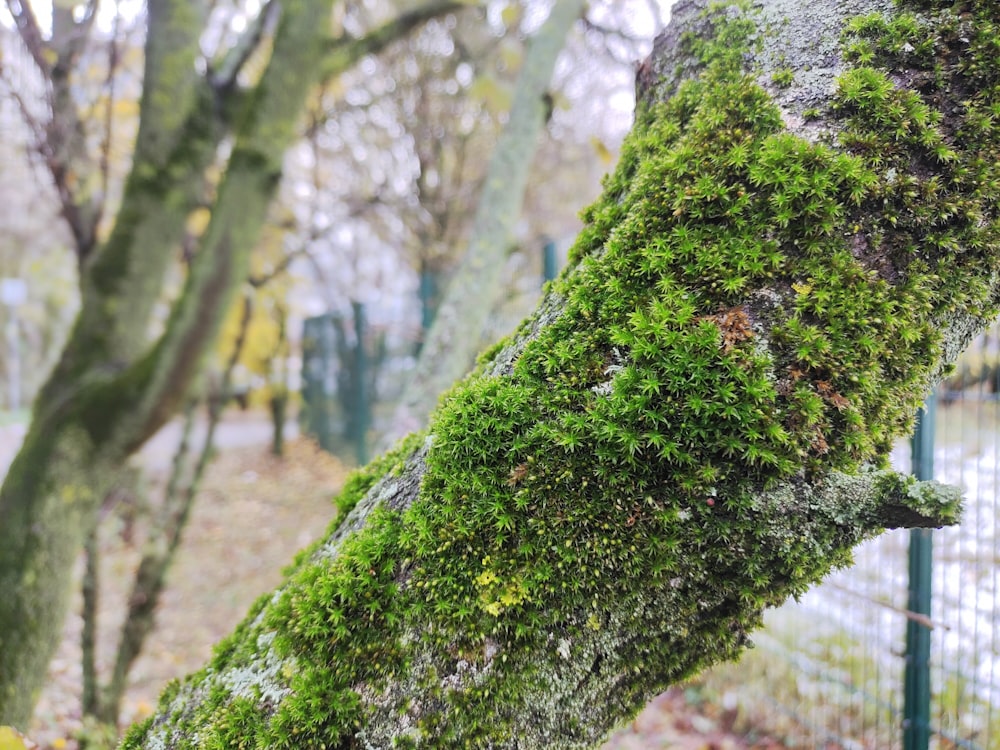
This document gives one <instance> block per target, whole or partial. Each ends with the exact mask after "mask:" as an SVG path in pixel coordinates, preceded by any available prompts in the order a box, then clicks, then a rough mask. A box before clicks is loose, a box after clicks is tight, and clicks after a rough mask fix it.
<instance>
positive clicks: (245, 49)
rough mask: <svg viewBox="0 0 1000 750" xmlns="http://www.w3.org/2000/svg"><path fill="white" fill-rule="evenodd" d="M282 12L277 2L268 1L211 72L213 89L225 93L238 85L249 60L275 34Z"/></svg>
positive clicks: (209, 78) (210, 78)
mask: <svg viewBox="0 0 1000 750" xmlns="http://www.w3.org/2000/svg"><path fill="white" fill-rule="evenodd" d="M280 12H281V6H280V5H279V4H278V3H277V2H275V0H267V2H266V3H265V4H264V7H263V8H261V9H260V12H259V13H258V14H257V17H256V18H255V19H254V20H253V23H252V24H251V25H250V27H249V28H248V29H247V30H246V32H245V33H244V34H243V36H242V37H240V39H239V40H238V41H237V42H236V44H235V45H234V46H233V48H232V49H231V50H229V52H228V53H227V54H226V56H225V57H224V58H223V60H222V62H221V63H220V64H219V67H218V69H217V70H212V71H209V74H208V80H209V82H210V83H211V84H212V87H213V88H215V89H216V90H220V91H225V90H227V89H230V88H232V87H233V86H234V85H235V84H236V78H237V76H239V74H240V71H241V70H243V66H244V65H246V63H247V60H249V59H250V57H251V56H252V55H253V53H254V52H256V51H257V49H258V48H259V47H260V43H261V41H262V40H263V39H264V37H265V36H267V35H268V34H270V33H272V32H273V30H274V25H275V24H276V23H277V21H278V14H279V13H280Z"/></svg>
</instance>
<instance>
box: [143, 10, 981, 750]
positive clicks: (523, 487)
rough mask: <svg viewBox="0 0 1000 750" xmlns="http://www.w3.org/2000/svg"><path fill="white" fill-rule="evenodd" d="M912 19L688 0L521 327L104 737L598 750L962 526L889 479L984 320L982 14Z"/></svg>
mask: <svg viewBox="0 0 1000 750" xmlns="http://www.w3.org/2000/svg"><path fill="white" fill-rule="evenodd" d="M914 7H919V8H920V9H922V10H920V12H919V13H918V14H917V15H914V12H915V11H913V10H911V9H907V10H900V9H896V8H895V7H894V6H891V5H890V4H889V3H887V2H882V0H855V1H854V2H852V3H843V2H840V1H839V0H808V2H807V1H806V0H771V1H769V2H765V3H763V5H760V4H754V5H751V4H750V3H749V2H731V3H712V4H711V5H710V4H709V2H708V0H698V1H697V2H681V3H678V4H677V5H676V6H675V8H674V19H673V21H672V23H671V25H670V27H669V28H668V30H667V31H666V32H665V34H664V35H663V36H661V37H660V39H659V40H658V41H657V43H656V46H655V49H654V54H653V56H652V57H651V58H650V59H649V60H647V61H646V62H645V63H643V64H642V65H641V66H640V67H639V69H638V72H637V78H638V87H639V92H640V95H641V102H640V106H639V112H638V116H637V122H636V126H635V128H634V130H633V132H632V134H631V135H630V137H629V139H628V141H627V143H626V145H625V147H624V149H623V156H622V160H621V163H620V165H619V166H618V169H617V171H616V172H615V174H614V175H613V176H612V177H611V178H610V179H609V180H608V181H607V183H606V188H605V195H604V197H603V198H602V199H600V201H599V202H598V203H597V204H595V205H594V206H592V207H591V208H590V209H589V210H588V211H587V212H586V214H585V217H586V219H587V226H586V228H585V230H584V232H583V233H582V235H581V237H580V238H579V239H578V241H577V244H576V246H575V248H574V250H573V252H572V255H571V263H570V266H569V267H568V269H567V271H565V272H564V274H563V275H562V277H561V278H560V279H559V280H558V281H557V282H556V283H555V284H554V286H553V287H552V288H551V289H550V291H549V293H548V295H547V296H546V298H545V299H544V300H543V302H542V304H541V306H540V308H539V310H538V311H537V312H536V314H535V315H534V317H532V318H531V319H529V320H528V321H527V322H525V324H524V325H523V326H522V327H521V329H520V330H519V331H518V332H517V334H516V335H515V336H514V337H512V339H511V340H510V341H508V342H506V343H505V344H503V345H502V346H500V347H498V348H497V349H496V350H494V351H493V352H492V353H490V354H489V355H488V356H486V357H485V358H484V360H483V363H482V364H481V366H480V368H479V369H478V371H477V372H476V373H475V374H474V375H473V376H472V377H470V378H468V379H466V380H465V381H463V382H462V383H460V384H459V385H458V386H456V387H455V388H454V389H453V390H452V391H451V392H450V394H448V396H447V397H446V398H445V399H444V401H443V402H442V405H441V406H440V408H439V409H438V411H437V412H436V414H435V415H434V417H433V419H432V422H431V425H430V428H429V432H428V433H427V434H425V435H422V436H415V437H413V438H411V439H410V440H409V441H407V442H405V443H403V444H402V445H401V446H400V447H398V448H397V449H396V451H395V452H394V453H393V454H391V455H389V456H387V457H385V458H383V459H380V460H378V461H376V462H375V463H374V464H373V465H371V466H370V467H369V468H368V469H367V470H365V471H364V472H362V473H359V474H357V475H355V476H354V477H353V478H352V479H351V480H350V481H349V482H348V486H347V487H346V488H345V490H344V492H343V493H342V495H341V497H340V498H339V505H340V508H341V510H342V511H343V516H342V518H343V520H342V521H341V522H340V523H339V525H336V526H335V527H334V528H333V529H331V531H330V533H329V535H328V536H327V537H326V539H325V540H323V541H321V542H320V543H318V544H317V545H316V546H315V547H313V548H312V549H311V550H309V551H308V552H306V553H304V554H303V555H302V556H301V557H300V558H299V560H298V562H297V565H296V566H295V568H294V569H293V570H292V571H291V573H290V575H289V578H288V580H287V581H286V583H285V584H284V585H283V586H282V587H281V588H280V589H279V590H278V591H277V592H275V593H274V594H272V595H268V596H265V597H263V598H262V599H261V600H260V601H259V603H258V604H257V605H256V606H255V607H254V608H253V610H252V612H251V613H250V615H249V616H248V618H247V620H246V621H245V622H244V623H243V625H241V626H240V627H239V628H238V629H237V630H236V631H235V632H234V633H233V634H232V636H230V638H228V639H227V640H226V641H224V642H223V643H222V644H221V645H220V646H219V647H218V649H217V652H216V655H215V657H214V659H213V661H212V663H211V664H210V665H209V667H207V668H206V669H205V670H203V671H202V672H199V673H197V674H195V675H193V676H191V677H189V678H188V679H187V680H186V681H184V682H183V683H175V684H174V685H173V686H171V687H170V688H168V689H167V691H166V692H165V694H164V695H163V697H162V699H161V703H160V706H159V708H158V711H157V713H156V714H155V715H154V716H153V717H152V718H150V719H149V720H148V721H147V722H145V723H144V724H142V725H141V726H138V727H136V728H134V729H133V730H132V731H131V732H130V734H129V736H128V737H127V738H126V741H125V745H124V746H125V747H126V748H139V747H148V748H155V747H173V748H180V747H273V748H293V747H327V748H389V747H413V748H416V747H428V748H459V747H476V748H538V747H546V748H586V747H593V746H595V745H597V744H598V743H599V742H600V741H601V739H602V738H603V737H605V736H606V734H607V733H608V732H609V731H610V730H611V729H612V728H613V727H614V726H615V725H616V724H618V723H619V722H621V721H622V720H623V719H625V718H627V717H628V716H630V715H632V714H633V713H634V712H635V711H637V710H638V709H639V708H640V707H641V706H642V705H643V704H644V702H645V701H646V700H647V699H649V698H650V697H651V696H652V695H654V694H655V693H656V692H658V691H661V690H663V689H664V688H665V687H666V686H667V685H669V684H671V683H673V682H675V681H677V680H679V679H682V678H683V677H685V676H688V675H690V674H692V673H694V672H696V671H697V670H699V669H701V668H702V667H704V666H706V665H708V664H711V663H713V662H717V661H720V660H724V659H730V658H735V657H736V656H737V655H738V654H739V653H740V651H741V650H742V649H743V648H744V647H746V646H747V645H748V643H749V634H750V632H751V631H752V630H753V629H754V628H756V627H757V626H759V624H760V621H761V613H762V611H763V609H764V608H765V607H768V606H774V605H777V604H780V603H781V602H782V601H784V600H785V599H786V598H787V597H789V596H791V595H798V594H801V593H802V592H804V591H805V590H806V589H807V588H808V587H809V586H810V585H811V584H812V583H814V582H816V581H818V580H819V579H820V578H822V577H823V576H824V575H825V574H826V573H827V572H828V571H829V570H831V568H833V567H836V566H840V565H844V564H847V563H848V562H849V561H850V550H851V548H852V547H853V546H854V545H855V544H857V543H858V542H860V541H861V540H863V539H866V538H869V537H871V536H873V535H876V534H878V533H879V532H880V531H881V530H882V529H883V528H886V527H898V526H937V525H941V524H945V523H953V522H955V521H956V519H957V514H958V507H959V499H958V493H957V491H954V490H951V489H948V488H944V487H941V486H940V485H936V484H934V483H918V482H916V481H914V480H911V479H909V478H905V477H902V476H899V475H896V474H894V473H892V472H890V471H888V470H886V469H884V468H880V467H882V466H884V463H885V460H886V455H887V453H888V451H889V448H890V446H891V444H892V441H893V440H894V439H895V438H897V437H899V436H900V435H902V434H904V433H905V432H906V431H907V429H908V428H909V426H910V424H911V421H912V414H913V412H914V410H915V408H916V407H917V405H918V404H919V403H920V402H921V401H922V399H923V398H924V396H925V395H926V393H927V392H928V389H929V388H930V386H931V384H932V383H933V382H934V381H935V380H936V379H937V378H938V377H939V376H940V375H941V374H942V372H944V371H945V369H946V367H947V363H948V362H950V361H951V360H953V359H954V357H955V356H956V355H957V353H958V352H959V351H960V350H961V349H962V347H963V346H964V345H965V343H966V342H967V341H968V340H969V338H970V337H971V336H972V335H973V334H974V333H975V332H976V331H977V330H979V329H981V328H983V327H984V326H985V324H986V323H987V322H989V321H990V320H991V319H992V318H993V317H994V316H995V315H996V311H997V301H998V296H1000V290H998V285H1000V280H998V277H997V274H996V263H997V256H998V254H1000V237H998V234H1000V232H998V227H1000V216H998V213H997V210H996V206H995V197H996V190H997V187H996V186H997V185H998V184H1000V167H998V161H1000V160H998V155H1000V132H998V126H996V125H994V123H993V118H992V115H991V114H990V113H991V112H994V111H996V110H997V108H998V107H1000V100H998V98H1000V93H998V92H1000V86H998V83H1000V68H998V62H997V56H996V55H995V53H994V51H993V45H994V42H995V40H994V36H993V34H994V26H993V21H992V19H994V18H995V17H996V15H995V14H996V12H997V7H996V3H995V2H985V1H983V2H967V3H959V4H957V5H953V4H951V3H947V4H942V5H941V6H939V5H938V4H937V3H930V2H926V3H921V4H919V5H915V6H914ZM942 8H946V9H942ZM862 13H864V14H867V15H864V16H860V17H859V15H858V14H862Z"/></svg>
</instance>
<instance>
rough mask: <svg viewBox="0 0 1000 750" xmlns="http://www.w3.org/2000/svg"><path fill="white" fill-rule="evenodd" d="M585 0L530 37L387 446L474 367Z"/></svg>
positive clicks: (565, 2)
mask: <svg viewBox="0 0 1000 750" xmlns="http://www.w3.org/2000/svg"><path fill="white" fill-rule="evenodd" d="M585 7H586V2H585V0H561V1H560V2H558V3H556V4H555V5H554V6H553V8H552V11H551V12H550V13H549V17H548V19H546V21H545V23H544V24H543V25H542V27H541V28H540V29H539V30H538V31H536V32H535V34H534V35H533V36H532V37H531V39H530V41H529V42H528V49H527V52H526V53H525V56H524V62H523V64H522V68H521V73H520V75H519V76H518V79H517V86H516V88H515V90H514V100H513V102H512V104H511V108H510V118H509V119H508V121H507V124H506V125H505V126H504V129H503V131H502V133H501V135H500V138H499V139H498V140H497V145H496V148H495V149H494V150H493V154H492V155H491V156H490V163H489V167H488V168H487V170H486V177H485V179H484V181H483V188H482V194H481V195H480V197H479V204H478V206H477V208H476V216H475V219H474V221H473V224H472V230H471V234H470V238H469V246H468V248H467V249H466V251H465V253H464V255H463V256H462V262H461V263H460V264H459V267H458V269H457V270H456V271H455V274H454V276H453V277H452V279H451V281H450V282H449V284H448V290H447V291H446V292H445V295H444V298H443V299H442V300H441V304H440V306H439V307H438V309H437V310H436V312H435V314H434V323H433V325H431V328H430V331H429V332H428V334H427V338H426V340H425V341H424V342H423V344H422V346H421V349H420V357H419V358H418V360H417V367H416V369H415V370H414V372H413V373H412V374H411V375H410V377H409V379H408V381H407V384H406V387H405V388H404V390H403V394H402V396H401V397H400V400H399V405H398V406H397V408H396V411H395V413H394V414H393V420H392V423H391V424H390V426H389V431H388V432H387V433H386V435H384V436H383V439H382V442H383V444H384V445H385V446H388V445H391V444H392V443H393V442H395V441H396V440H397V439H399V438H400V437H402V436H403V435H406V434H407V433H409V432H412V431H414V430H419V429H422V428H423V427H424V426H425V424H426V422H427V415H428V414H430V412H431V410H432V409H433V408H434V404H435V403H436V401H437V398H438V396H440V395H441V394H442V393H443V392H444V391H445V389H446V388H447V387H448V386H449V385H451V384H452V383H454V382H455V381H456V380H458V378H460V377H462V376H463V375H464V374H465V373H467V372H468V371H469V368H470V367H472V364H473V362H474V361H475V358H476V354H477V353H478V352H479V346H480V342H481V340H482V332H483V330H484V328H485V325H486V321H487V319H488V317H489V315H490V312H491V311H492V309H493V302H494V301H495V300H496V299H497V297H498V296H499V292H500V282H501V281H502V274H503V268H504V265H505V263H506V261H507V255H508V253H509V251H510V243H511V240H512V239H513V234H514V226H515V225H516V224H517V220H518V219H519V218H520V216H521V205H522V204H523V203H524V195H525V192H526V191H527V188H528V177H529V176H530V175H531V166H532V157H533V155H534V153H535V150H536V148H537V146H538V139H539V137H540V136H541V134H542V131H543V130H544V129H545V125H546V124H547V123H548V118H549V116H550V114H551V112H550V108H551V106H552V97H551V95H550V94H549V86H550V83H551V81H552V74H553V71H554V70H555V67H556V60H557V59H558V57H559V52H560V50H562V48H563V46H564V45H565V41H566V35H567V34H568V33H569V30H570V29H571V28H572V26H573V23H574V22H575V21H577V20H579V18H580V17H581V15H582V14H583V12H584V9H585Z"/></svg>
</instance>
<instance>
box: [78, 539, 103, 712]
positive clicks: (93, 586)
mask: <svg viewBox="0 0 1000 750" xmlns="http://www.w3.org/2000/svg"><path fill="white" fill-rule="evenodd" d="M84 561H85V568H84V572H83V584H82V586H81V589H82V591H83V631H82V633H81V634H80V648H81V652H82V655H81V657H80V663H81V666H82V667H83V699H82V703H83V706H82V708H83V715H84V716H97V715H98V712H99V710H100V693H99V692H98V682H97V654H96V652H97V601H98V591H99V589H100V549H99V545H98V539H97V527H96V526H95V527H94V528H93V529H91V531H90V533H89V534H87V540H86V542H85V543H84Z"/></svg>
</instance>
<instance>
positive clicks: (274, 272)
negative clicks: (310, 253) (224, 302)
mask: <svg viewBox="0 0 1000 750" xmlns="http://www.w3.org/2000/svg"><path fill="white" fill-rule="evenodd" d="M305 254H306V249H305V248H304V247H300V248H299V249H298V250H293V251H291V252H290V253H286V254H285V257H284V258H282V259H281V262H280V263H278V265H276V266H275V267H274V268H272V269H271V270H270V271H269V272H268V273H265V274H262V275H260V276H254V275H252V274H251V275H250V277H249V278H248V279H247V283H248V284H249V285H250V286H251V287H253V288H254V289H260V288H261V287H262V286H267V285H268V284H270V283H271V282H272V281H274V280H275V279H276V278H277V277H278V276H280V275H281V274H283V273H284V272H285V271H287V270H288V267H289V266H290V265H292V263H294V262H295V261H296V260H297V259H298V258H301V257H302V256H303V255H305Z"/></svg>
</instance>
